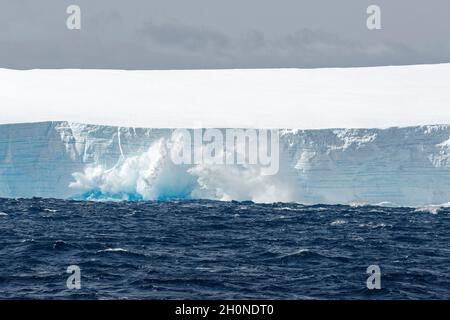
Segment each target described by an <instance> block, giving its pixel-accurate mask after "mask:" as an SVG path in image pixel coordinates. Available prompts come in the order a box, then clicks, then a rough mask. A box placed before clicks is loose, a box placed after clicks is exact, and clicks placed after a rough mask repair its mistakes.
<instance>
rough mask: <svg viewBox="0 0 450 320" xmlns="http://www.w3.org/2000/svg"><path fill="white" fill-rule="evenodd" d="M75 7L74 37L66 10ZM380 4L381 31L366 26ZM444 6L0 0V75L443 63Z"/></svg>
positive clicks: (410, 0) (411, 2)
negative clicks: (8, 71) (11, 71)
mask: <svg viewBox="0 0 450 320" xmlns="http://www.w3.org/2000/svg"><path fill="white" fill-rule="evenodd" d="M71 4H77V5H79V6H80V7H81V14H82V16H81V21H82V22H81V23H82V26H81V30H68V29H67V27H66V19H67V17H68V15H67V14H66V8H67V7H68V6H69V5H71ZM371 4H377V5H379V6H380V7H381V10H382V11H381V12H382V16H381V21H382V30H373V31H370V30H368V29H367V27H366V19H367V13H366V9H367V7H368V6H369V5H371ZM449 17H450V1H449V0H429V1H424V0H395V1H394V0H370V1H368V0H340V1H337V0H308V1H307V0H221V1H219V0H130V1H124V0H70V1H68V0H39V1H36V0H0V68H18V69H28V68H114V69H206V68H208V69H209V68H273V67H301V68H304V67H308V68H310V67H350V66H374V65H398V64H418V63H439V62H450V18H449Z"/></svg>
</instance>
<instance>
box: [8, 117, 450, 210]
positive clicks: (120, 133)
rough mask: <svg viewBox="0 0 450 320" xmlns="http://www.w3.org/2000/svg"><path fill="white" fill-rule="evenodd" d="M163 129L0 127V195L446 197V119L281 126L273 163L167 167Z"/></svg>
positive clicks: (412, 200) (449, 170) (449, 142)
mask: <svg viewBox="0 0 450 320" xmlns="http://www.w3.org/2000/svg"><path fill="white" fill-rule="evenodd" d="M171 133H172V130H171V129H143V128H126V127H112V126H97V125H86V124H77V123H69V122H64V121H61V122H41V123H30V124H11V125H0V197H33V196H38V197H56V198H73V197H76V198H84V199H86V198H89V199H110V198H114V199H131V200H133V199H149V200H152V199H168V198H212V199H219V200H232V199H235V200H253V201H258V202H274V201H285V202H287V201H295V202H302V203H344V204H347V203H352V202H357V203H371V204H375V203H381V202H391V203H394V204H397V205H409V206H419V205H426V204H440V203H445V202H449V201H450V126H447V125H431V126H419V127H406V128H389V129H322V130H282V131H281V132H280V170H279V173H278V174H277V175H276V176H268V177H263V176H261V175H260V172H258V170H254V169H252V168H245V167H242V166H237V165H236V166H208V165H193V166H189V165H186V166H176V165H174V164H173V163H171V161H170V159H169V157H168V156H167V154H168V153H169V152H170V145H169V144H168V143H167V141H168V139H169V138H170V136H171Z"/></svg>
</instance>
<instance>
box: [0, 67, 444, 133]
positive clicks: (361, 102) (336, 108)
mask: <svg viewBox="0 0 450 320" xmlns="http://www.w3.org/2000/svg"><path fill="white" fill-rule="evenodd" d="M0 88H1V90H0V106H1V113H0V124H5V123H21V122H39V121H49V120H55V121H56V120H66V121H72V122H80V123H92V124H104V125H118V126H128V127H147V128H151V127H160V128H161V127H168V128H179V127H258V128H302V129H315V128H385V127H390V126H412V125H423V124H441V123H450V64H436V65H416V66H396V67H372V68H348V69H257V70H186V71H120V70H29V71H18V70H7V69H0Z"/></svg>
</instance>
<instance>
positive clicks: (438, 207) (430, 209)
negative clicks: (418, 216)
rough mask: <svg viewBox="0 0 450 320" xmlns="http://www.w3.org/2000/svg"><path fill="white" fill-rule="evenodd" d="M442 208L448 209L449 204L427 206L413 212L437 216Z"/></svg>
mask: <svg viewBox="0 0 450 320" xmlns="http://www.w3.org/2000/svg"><path fill="white" fill-rule="evenodd" d="M444 208H450V202H447V203H443V204H439V205H428V206H423V207H419V208H416V210H414V212H427V213H431V214H438V213H439V212H440V211H442V209H444Z"/></svg>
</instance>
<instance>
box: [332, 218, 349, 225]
mask: <svg viewBox="0 0 450 320" xmlns="http://www.w3.org/2000/svg"><path fill="white" fill-rule="evenodd" d="M346 223H347V221H345V220H343V219H337V220H334V221H333V222H331V223H330V225H332V226H339V225H342V224H346Z"/></svg>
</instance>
